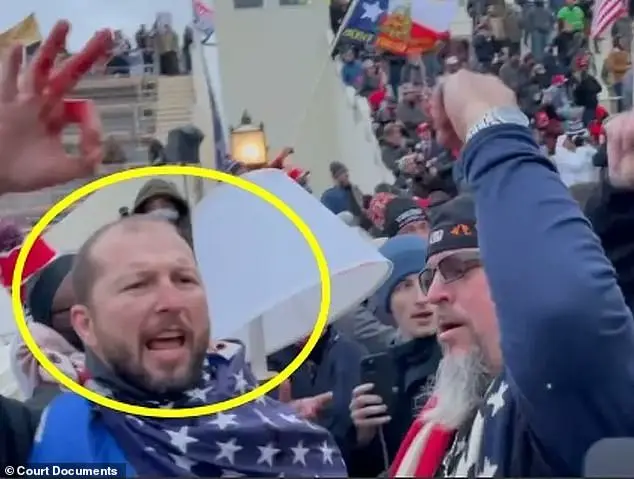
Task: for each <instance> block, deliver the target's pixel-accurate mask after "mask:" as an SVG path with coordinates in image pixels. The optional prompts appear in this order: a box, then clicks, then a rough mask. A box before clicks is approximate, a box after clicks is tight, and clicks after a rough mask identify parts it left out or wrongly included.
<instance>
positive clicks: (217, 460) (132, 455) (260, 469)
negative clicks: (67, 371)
mask: <svg viewBox="0 0 634 479" xmlns="http://www.w3.org/2000/svg"><path fill="white" fill-rule="evenodd" d="M227 344H228V345H229V348H225V349H223V350H222V353H213V354H209V355H208V357H207V358H206V360H205V364H204V368H203V371H204V372H203V378H202V380H201V383H200V384H199V386H198V387H197V388H195V389H192V390H189V391H186V392H185V393H184V395H183V398H182V399H181V400H178V401H176V402H170V403H167V404H166V403H160V402H158V401H148V402H146V404H144V405H146V406H149V407H162V408H166V407H173V408H184V407H195V406H202V405H204V404H212V403H217V402H220V401H224V400H226V399H229V398H232V397H236V396H238V395H240V394H243V393H245V392H247V391H250V390H251V389H253V388H254V387H255V386H256V385H257V381H256V379H255V377H254V376H253V374H252V373H251V371H250V369H249V367H248V366H247V364H246V360H245V352H244V348H243V347H242V346H240V345H238V344H235V345H234V344H233V343H227ZM232 346H235V348H231V347H232ZM226 349H233V351H234V352H233V354H231V352H226V351H225V350H226ZM90 383H91V384H90V385H88V387H91V388H93V389H94V390H96V391H98V392H100V393H101V394H104V395H106V396H110V397H113V398H116V399H118V400H121V401H126V397H122V395H120V394H117V393H113V391H111V390H108V389H107V388H104V387H103V386H102V385H100V384H99V383H98V382H96V381H91V382H90ZM127 399H129V398H127ZM130 402H131V401H130ZM95 407H96V408H97V412H98V414H100V415H101V417H102V418H103V420H104V422H105V423H106V425H107V426H108V428H109V429H110V431H111V432H112V434H113V435H114V437H115V439H116V440H117V443H118V444H119V445H120V447H121V448H122V450H123V452H124V454H125V456H126V457H127V458H128V460H129V461H130V463H131V465H132V466H133V467H134V468H135V469H136V472H137V474H138V475H139V476H155V477H159V476H164V477H191V476H194V477H242V476H251V477H347V471H346V466H345V463H344V461H343V458H342V456H341V453H340V451H339V449H338V447H337V445H336V444H335V442H334V441H333V439H332V437H331V436H330V434H329V433H328V431H326V430H325V429H323V428H321V427H320V426H317V425H315V424H313V423H311V422H309V421H306V420H304V419H302V418H301V417H299V416H298V415H297V414H296V413H295V411H294V410H293V409H292V408H291V407H290V406H288V405H285V404H282V403H280V402H278V401H275V400H273V399H271V398H268V397H261V398H259V399H258V400H257V401H254V402H252V403H249V404H246V405H244V406H241V407H239V408H236V409H232V410H230V411H225V412H222V413H218V414H213V415H211V416H204V417H198V418H187V419H158V418H146V417H137V416H131V415H125V414H121V413H118V412H115V411H112V410H109V409H105V408H101V407H98V406H95Z"/></svg>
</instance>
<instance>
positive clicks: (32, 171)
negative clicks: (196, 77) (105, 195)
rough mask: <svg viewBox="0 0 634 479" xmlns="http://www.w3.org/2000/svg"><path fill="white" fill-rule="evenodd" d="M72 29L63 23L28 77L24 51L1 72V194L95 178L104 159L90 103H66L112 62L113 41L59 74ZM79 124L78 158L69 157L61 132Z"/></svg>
mask: <svg viewBox="0 0 634 479" xmlns="http://www.w3.org/2000/svg"><path fill="white" fill-rule="evenodd" d="M69 29H70V25H69V24H68V22H66V21H60V22H58V23H57V24H56V25H55V26H54V27H53V29H52V31H51V33H50V35H49V36H48V38H47V39H46V40H45V41H44V42H43V43H42V45H41V46H40V48H39V50H38V53H37V55H36V56H35V58H34V59H33V61H32V63H31V64H30V65H29V66H28V67H27V68H26V70H25V71H24V72H22V74H21V72H20V70H21V67H22V62H23V58H22V57H23V49H22V47H21V46H14V47H11V48H8V49H7V52H6V55H5V57H4V59H3V60H2V62H1V65H2V66H1V68H0V194H3V193H8V192H25V191H33V190H37V189H40V188H44V187H47V186H53V185H57V184H60V183H65V182H67V181H71V180H73V179H76V178H81V177H85V176H88V175H90V174H91V173H93V172H94V170H95V168H96V167H97V166H98V165H99V163H100V162H101V160H102V157H103V151H102V138H101V136H102V131H101V122H100V120H99V116H98V114H97V110H96V108H95V105H94V104H93V103H92V102H90V101H87V100H75V101H72V100H65V99H64V96H65V95H67V94H68V93H69V92H71V91H72V90H73V89H74V87H75V85H76V84H77V83H78V82H79V80H80V79H81V78H82V76H84V75H85V74H86V73H87V72H88V71H90V69H91V68H92V67H93V65H95V64H97V63H99V62H102V61H103V60H104V59H105V58H107V57H108V55H109V53H110V51H111V49H112V35H111V33H110V32H109V31H108V30H101V31H99V32H97V33H95V35H93V37H92V38H91V39H90V40H89V41H88V43H86V45H85V46H84V48H83V49H82V50H81V51H80V52H79V53H77V54H76V55H73V56H71V57H70V58H68V59H67V60H65V61H64V62H63V63H62V64H61V65H60V66H59V67H56V68H54V62H55V59H56V58H57V56H58V54H59V53H60V52H62V51H63V49H64V47H65V45H66V37H67V35H68V32H69ZM70 124H77V125H78V126H79V131H80V143H79V155H78V156H77V157H71V156H69V155H68V154H67V153H66V151H65V149H64V145H63V142H62V136H61V132H62V130H63V129H64V128H65V127H66V126H68V125H70Z"/></svg>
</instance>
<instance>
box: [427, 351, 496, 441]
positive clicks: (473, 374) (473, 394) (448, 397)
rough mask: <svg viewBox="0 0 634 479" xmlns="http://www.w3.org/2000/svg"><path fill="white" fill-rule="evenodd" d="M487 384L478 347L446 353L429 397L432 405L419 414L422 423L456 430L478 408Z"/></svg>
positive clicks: (486, 372)
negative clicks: (432, 402) (421, 416)
mask: <svg viewBox="0 0 634 479" xmlns="http://www.w3.org/2000/svg"><path fill="white" fill-rule="evenodd" d="M489 382H490V375H489V373H488V371H487V368H486V366H485V361H484V357H483V355H482V352H481V350H480V348H474V349H473V350H472V351H469V352H467V353H458V354H446V355H445V356H444V357H443V359H442V360H441V361H440V365H439V366H438V371H437V372H436V381H435V384H434V387H433V390H432V394H431V395H432V397H434V398H435V400H436V403H435V405H434V407H433V408H432V409H430V410H428V411H426V412H425V413H423V420H424V421H425V422H428V421H432V422H435V423H437V424H439V425H441V426H443V427H446V428H449V429H457V428H459V427H460V425H462V424H463V423H464V422H465V421H466V420H467V419H468V418H469V416H470V415H471V414H472V413H473V411H474V410H475V409H476V408H477V407H478V406H479V404H480V402H481V401H482V397H483V396H484V393H485V392H486V388H487V386H488V385H489Z"/></svg>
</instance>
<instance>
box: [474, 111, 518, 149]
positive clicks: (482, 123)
mask: <svg viewBox="0 0 634 479" xmlns="http://www.w3.org/2000/svg"><path fill="white" fill-rule="evenodd" d="M504 124H512V125H521V126H525V127H528V126H529V125H530V121H529V120H528V117H527V116H526V115H524V113H522V110H520V109H519V108H517V107H512V106H511V107H499V108H493V109H491V110H489V111H487V112H486V113H485V114H484V115H483V116H482V118H481V119H480V120H479V121H478V122H477V123H475V124H474V125H473V126H472V127H471V128H469V131H468V132H467V136H466V138H465V143H468V142H469V140H470V139H471V138H473V137H474V136H475V135H476V133H478V132H480V131H481V130H484V129H485V128H488V127H490V126H494V125H504Z"/></svg>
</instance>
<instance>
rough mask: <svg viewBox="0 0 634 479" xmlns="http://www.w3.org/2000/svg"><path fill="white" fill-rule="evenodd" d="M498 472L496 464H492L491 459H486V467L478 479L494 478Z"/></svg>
mask: <svg viewBox="0 0 634 479" xmlns="http://www.w3.org/2000/svg"><path fill="white" fill-rule="evenodd" d="M497 470H498V467H497V466H496V465H495V464H491V461H490V460H489V458H488V457H485V458H484V467H482V471H481V472H480V474H478V477H494V476H495V473H496V472H497Z"/></svg>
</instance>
